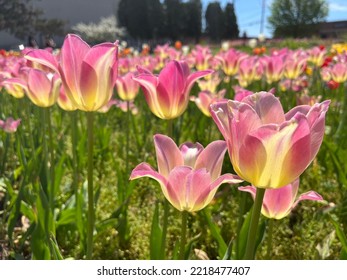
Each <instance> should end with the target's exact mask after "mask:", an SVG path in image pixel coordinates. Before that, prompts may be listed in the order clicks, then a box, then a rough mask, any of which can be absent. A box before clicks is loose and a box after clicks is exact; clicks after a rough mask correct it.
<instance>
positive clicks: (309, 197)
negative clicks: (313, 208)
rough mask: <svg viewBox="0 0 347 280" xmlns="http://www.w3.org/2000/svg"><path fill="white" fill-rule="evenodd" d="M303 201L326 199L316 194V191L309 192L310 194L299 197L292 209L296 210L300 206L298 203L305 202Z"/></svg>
mask: <svg viewBox="0 0 347 280" xmlns="http://www.w3.org/2000/svg"><path fill="white" fill-rule="evenodd" d="M303 200H315V201H323V200H324V199H323V197H322V196H321V195H320V194H319V193H317V192H314V191H309V192H306V193H303V194H301V195H300V196H299V197H298V199H297V200H296V201H295V203H294V204H293V206H292V209H293V208H295V207H296V206H297V205H298V203H299V202H300V201H303Z"/></svg>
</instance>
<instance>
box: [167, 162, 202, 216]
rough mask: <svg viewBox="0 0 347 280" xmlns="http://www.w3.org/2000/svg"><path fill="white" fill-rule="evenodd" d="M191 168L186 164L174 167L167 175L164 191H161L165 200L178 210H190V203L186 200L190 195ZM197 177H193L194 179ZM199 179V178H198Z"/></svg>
mask: <svg viewBox="0 0 347 280" xmlns="http://www.w3.org/2000/svg"><path fill="white" fill-rule="evenodd" d="M192 174H193V171H192V168H191V167H188V166H177V167H175V168H174V169H173V170H172V171H171V172H170V175H169V177H168V184H167V189H166V191H164V190H163V193H164V195H165V197H166V198H167V200H168V201H169V202H170V203H171V204H172V205H173V206H174V207H175V208H176V209H178V210H179V211H183V210H188V211H190V203H189V201H188V200H187V198H188V199H189V197H190V192H193V190H192V188H193V186H192V179H193V178H192ZM196 179H197V178H195V180H196ZM198 179H199V178H198ZM202 182H204V181H203V180H201V181H199V183H202Z"/></svg>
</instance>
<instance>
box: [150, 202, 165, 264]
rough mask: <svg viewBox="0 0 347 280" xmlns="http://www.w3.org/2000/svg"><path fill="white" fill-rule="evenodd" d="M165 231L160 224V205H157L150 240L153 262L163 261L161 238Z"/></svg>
mask: <svg viewBox="0 0 347 280" xmlns="http://www.w3.org/2000/svg"><path fill="white" fill-rule="evenodd" d="M162 234H163V231H162V229H161V227H160V223H159V203H158V202H157V203H156V204H155V209H154V213H153V220H152V227H151V236H150V240H149V243H150V245H149V247H150V259H151V260H161V259H163V257H164V256H163V254H162V248H161V238H162Z"/></svg>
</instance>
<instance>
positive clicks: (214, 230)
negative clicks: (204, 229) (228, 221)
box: [200, 208, 228, 258]
mask: <svg viewBox="0 0 347 280" xmlns="http://www.w3.org/2000/svg"><path fill="white" fill-rule="evenodd" d="M200 212H201V213H202V214H203V216H204V218H205V220H206V222H207V225H208V227H209V229H210V232H211V235H212V236H213V238H214V239H215V240H216V241H217V243H218V255H219V257H220V258H223V257H224V255H225V252H226V251H227V249H228V246H227V244H226V243H225V241H224V239H223V237H222V235H221V234H220V229H219V228H218V227H217V226H216V224H215V223H214V222H213V221H212V217H211V213H210V212H209V210H208V209H207V208H205V209H203V210H202V211H200Z"/></svg>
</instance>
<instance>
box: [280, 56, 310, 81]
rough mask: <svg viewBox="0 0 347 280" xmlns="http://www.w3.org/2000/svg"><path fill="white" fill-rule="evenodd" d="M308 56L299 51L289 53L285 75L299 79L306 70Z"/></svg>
mask: <svg viewBox="0 0 347 280" xmlns="http://www.w3.org/2000/svg"><path fill="white" fill-rule="evenodd" d="M306 61H307V58H306V57H304V56H301V55H299V54H297V53H293V54H289V55H288V56H287V57H286V60H285V63H284V76H285V77H286V78H288V79H291V80H295V79H297V78H298V77H299V76H300V75H301V74H302V73H303V72H304V70H305V67H306Z"/></svg>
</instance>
